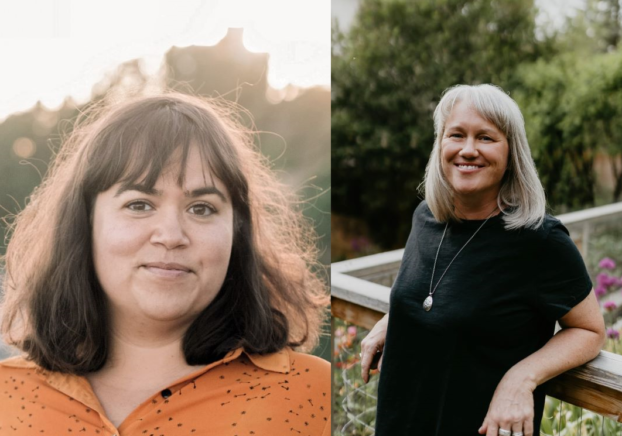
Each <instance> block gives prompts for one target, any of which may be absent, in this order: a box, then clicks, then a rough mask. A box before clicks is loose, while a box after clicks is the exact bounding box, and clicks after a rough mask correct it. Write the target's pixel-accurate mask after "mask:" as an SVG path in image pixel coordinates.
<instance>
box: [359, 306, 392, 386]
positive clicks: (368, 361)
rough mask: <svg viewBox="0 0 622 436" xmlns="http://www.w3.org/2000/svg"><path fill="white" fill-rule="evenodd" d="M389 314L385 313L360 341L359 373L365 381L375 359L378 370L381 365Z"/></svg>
mask: <svg viewBox="0 0 622 436" xmlns="http://www.w3.org/2000/svg"><path fill="white" fill-rule="evenodd" d="M388 325H389V315H388V314H386V315H385V316H384V317H382V319H381V320H380V321H378V322H377V323H376V325H375V326H374V328H373V329H372V330H371V331H370V332H369V334H368V335H367V336H366V337H365V339H363V340H362V341H361V375H362V376H363V380H364V381H365V383H367V382H368V381H369V371H370V370H371V369H375V368H374V363H376V361H377V367H378V370H380V367H381V366H382V350H383V349H384V342H385V339H386V337H387V326H388Z"/></svg>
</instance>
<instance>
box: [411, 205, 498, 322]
mask: <svg viewBox="0 0 622 436" xmlns="http://www.w3.org/2000/svg"><path fill="white" fill-rule="evenodd" d="M496 210H497V206H495V208H494V209H493V210H492V212H490V215H488V218H486V220H485V221H484V222H483V223H482V224H481V225H480V226H479V227H478V228H477V230H475V233H473V235H472V236H471V237H470V238H469V240H468V241H466V243H465V244H464V245H463V246H462V248H461V249H460V250H458V252H457V253H456V255H455V256H454V258H453V259H451V262H449V265H447V268H445V271H443V274H442V275H441V278H440V279H438V282H437V283H436V286H434V289H432V283H433V282H434V273H435V272H436V261H437V260H438V253H439V252H440V251H441V245H443V240H444V239H445V233H447V227H449V222H447V224H445V230H443V236H442V237H441V242H440V244H438V249H437V250H436V256H435V257H434V267H433V268H432V278H431V279H430V293H429V294H428V296H427V298H426V299H425V300H424V301H423V309H424V310H425V311H426V312H429V311H430V309H432V304H433V303H434V299H433V298H432V295H434V293H435V292H436V288H438V285H440V283H441V280H443V277H445V274H446V273H447V270H449V267H450V266H451V264H452V263H454V260H456V257H458V255H459V254H460V253H461V252H462V250H464V247H466V246H467V245H468V244H469V242H471V239H473V238H474V237H475V235H477V232H479V231H480V230H481V229H482V227H484V224H486V223H487V222H488V220H489V219H490V218H491V217H492V214H493V213H495V211H496Z"/></svg>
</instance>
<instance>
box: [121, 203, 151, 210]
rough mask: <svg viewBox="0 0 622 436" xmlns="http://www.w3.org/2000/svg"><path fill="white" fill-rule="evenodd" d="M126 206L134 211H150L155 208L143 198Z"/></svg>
mask: <svg viewBox="0 0 622 436" xmlns="http://www.w3.org/2000/svg"><path fill="white" fill-rule="evenodd" d="M125 207H126V208H128V209H129V210H131V211H132V212H148V211H151V210H153V206H151V205H150V204H149V203H147V202H146V201H142V200H139V201H132V202H131V203H129V204H128V205H126V206H125Z"/></svg>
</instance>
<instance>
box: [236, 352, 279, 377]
mask: <svg viewBox="0 0 622 436" xmlns="http://www.w3.org/2000/svg"><path fill="white" fill-rule="evenodd" d="M244 354H246V355H247V356H248V358H249V359H250V360H251V362H253V364H254V365H255V366H258V367H259V368H261V369H265V370H266V371H273V372H280V373H283V374H287V373H288V372H289V371H290V358H289V349H287V348H286V349H283V350H280V351H277V352H276V353H271V354H263V355H261V354H249V353H247V352H246V351H245V352H244Z"/></svg>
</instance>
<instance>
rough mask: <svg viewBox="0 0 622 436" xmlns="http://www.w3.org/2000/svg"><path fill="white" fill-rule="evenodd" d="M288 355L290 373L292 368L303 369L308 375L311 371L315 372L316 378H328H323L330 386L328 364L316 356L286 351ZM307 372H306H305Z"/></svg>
mask: <svg viewBox="0 0 622 436" xmlns="http://www.w3.org/2000/svg"><path fill="white" fill-rule="evenodd" d="M287 351H288V354H289V359H290V362H291V367H292V371H293V370H294V368H297V369H300V368H303V371H304V372H305V373H310V372H311V371H313V372H315V373H316V375H317V376H324V375H326V376H327V377H328V378H327V379H326V378H323V379H325V381H327V382H328V384H329V385H330V362H327V361H326V360H324V359H322V358H319V357H317V356H313V355H311V354H305V353H299V352H297V351H293V350H289V349H288V350H287ZM307 370H308V371H307Z"/></svg>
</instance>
